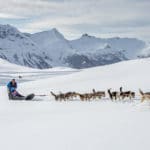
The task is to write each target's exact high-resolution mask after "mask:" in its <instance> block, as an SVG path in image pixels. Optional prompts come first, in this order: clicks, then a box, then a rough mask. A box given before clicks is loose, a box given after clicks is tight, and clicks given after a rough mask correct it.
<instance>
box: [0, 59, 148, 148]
mask: <svg viewBox="0 0 150 150" xmlns="http://www.w3.org/2000/svg"><path fill="white" fill-rule="evenodd" d="M149 66H150V59H143V60H142V59H141V60H134V61H126V62H121V63H117V64H113V65H108V66H103V67H95V68H91V69H85V70H82V71H74V72H71V73H66V74H65V73H64V74H61V75H60V72H59V70H60V68H57V69H55V70H53V71H54V72H55V71H58V72H57V73H56V72H55V73H56V75H53V76H51V77H49V76H48V75H47V71H43V75H44V74H46V75H45V76H46V78H43V76H41V79H40V78H38V79H37V80H35V78H34V80H33V81H30V82H24V83H21V84H19V88H18V90H19V91H20V92H21V93H22V94H24V95H26V94H29V93H35V94H46V95H47V96H45V97H35V99H34V101H9V100H8V97H7V90H6V87H5V86H1V87H0V149H2V150H10V149H11V150H41V149H43V150H50V149H52V150H60V149H61V150H100V149H102V150H149V149H150V142H149V139H150V131H149V128H150V117H149V115H150V102H148V101H145V102H143V103H141V102H140V96H139V92H138V89H139V88H141V89H142V90H143V91H145V92H146V91H150V87H149V85H150V80H149V75H150V70H149ZM11 67H12V66H9V65H8V68H9V69H8V70H7V69H6V68H5V70H3V72H8V71H10V70H11V69H10V68H11ZM13 67H14V69H15V72H17V71H19V74H17V73H16V76H18V75H20V72H23V71H25V72H28V73H29V74H30V76H31V77H32V73H33V72H34V71H33V70H30V69H27V70H25V68H22V67H21V68H22V70H20V69H21V68H20V69H18V68H17V67H18V66H13ZM1 70H2V69H1ZM12 71H13V69H12ZM51 71H52V70H51ZM53 71H52V72H53ZM61 71H62V70H61ZM65 71H68V69H66V70H65ZM35 72H38V70H35ZM48 72H49V71H48ZM9 75H10V74H9ZM23 76H24V74H23ZM39 76H40V75H39ZM20 80H21V79H19V81H18V82H21V81H20ZM120 86H123V89H124V90H133V91H135V92H136V98H135V99H134V100H128V99H125V100H123V101H119V100H117V101H115V102H112V101H111V100H110V99H109V97H108V94H107V95H106V97H105V98H103V99H101V100H92V101H87V102H82V101H80V100H79V98H76V99H74V100H70V101H65V102H64V101H62V102H56V101H55V100H54V98H53V97H52V96H51V95H50V91H53V92H55V93H59V91H61V92H67V91H76V92H80V93H84V92H91V90H92V89H93V88H95V89H96V90H105V91H107V89H108V88H112V90H117V91H118V90H119V87H120Z"/></svg>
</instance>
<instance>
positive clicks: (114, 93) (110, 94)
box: [107, 89, 120, 100]
mask: <svg viewBox="0 0 150 150" xmlns="http://www.w3.org/2000/svg"><path fill="white" fill-rule="evenodd" d="M107 92H108V94H109V97H110V99H111V100H113V99H115V100H117V98H119V99H120V93H119V92H117V91H113V92H111V89H108V90H107Z"/></svg>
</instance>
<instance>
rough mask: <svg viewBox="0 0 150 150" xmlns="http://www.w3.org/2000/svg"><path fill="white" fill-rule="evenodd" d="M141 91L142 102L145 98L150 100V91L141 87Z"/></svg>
mask: <svg viewBox="0 0 150 150" xmlns="http://www.w3.org/2000/svg"><path fill="white" fill-rule="evenodd" d="M139 92H140V94H141V102H143V101H144V100H146V99H147V100H150V92H147V93H144V92H143V91H142V90H141V89H139Z"/></svg>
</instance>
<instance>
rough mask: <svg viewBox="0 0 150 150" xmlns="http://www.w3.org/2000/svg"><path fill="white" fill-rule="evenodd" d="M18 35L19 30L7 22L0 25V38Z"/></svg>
mask: <svg viewBox="0 0 150 150" xmlns="http://www.w3.org/2000/svg"><path fill="white" fill-rule="evenodd" d="M16 35H17V36H19V35H21V33H20V32H19V30H18V29H17V28H15V27H13V26H11V25H9V24H7V25H0V38H6V37H7V36H16Z"/></svg>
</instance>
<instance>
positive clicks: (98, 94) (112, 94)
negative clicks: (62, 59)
mask: <svg viewBox="0 0 150 150" xmlns="http://www.w3.org/2000/svg"><path fill="white" fill-rule="evenodd" d="M107 92H108V95H109V98H110V99H111V100H117V99H119V100H123V99H125V98H129V99H130V100H131V99H133V98H135V92H133V91H123V88H122V87H120V91H111V89H108V90H107ZM50 93H51V95H52V96H54V98H55V100H56V101H62V100H64V101H66V100H70V99H73V98H77V97H79V98H80V100H81V101H90V100H94V99H101V98H102V97H106V93H105V91H96V90H95V89H93V90H92V92H91V93H84V94H81V93H77V92H67V93H61V92H60V93H59V94H55V93H54V92H52V91H51V92H50ZM139 93H140V95H141V102H143V101H144V100H146V99H148V100H150V92H147V93H144V92H143V91H142V90H141V89H139Z"/></svg>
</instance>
